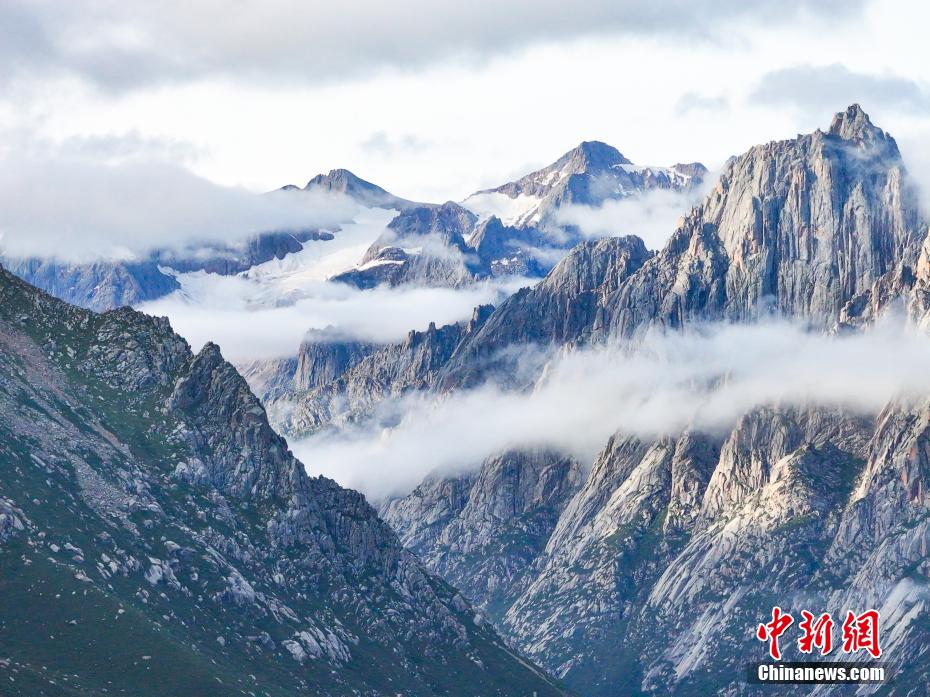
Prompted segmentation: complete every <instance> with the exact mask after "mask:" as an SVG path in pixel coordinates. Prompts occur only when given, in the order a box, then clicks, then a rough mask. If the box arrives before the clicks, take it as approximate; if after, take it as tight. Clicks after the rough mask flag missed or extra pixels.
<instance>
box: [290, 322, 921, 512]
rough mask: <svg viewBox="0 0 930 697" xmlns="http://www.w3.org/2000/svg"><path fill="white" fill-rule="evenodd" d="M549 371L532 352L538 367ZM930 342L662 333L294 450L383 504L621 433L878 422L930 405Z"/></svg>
mask: <svg viewBox="0 0 930 697" xmlns="http://www.w3.org/2000/svg"><path fill="white" fill-rule="evenodd" d="M541 358H544V357H543V356H542V355H541V354H539V353H534V352H533V351H529V352H528V354H527V360H529V361H537V360H540V359H541ZM928 359H930V337H928V336H927V335H925V334H924V333H922V332H919V331H917V330H916V329H914V328H912V327H908V326H906V324H905V322H904V321H903V319H901V318H888V319H887V320H886V321H885V322H883V323H881V324H880V325H879V326H877V327H876V328H874V329H873V330H870V331H867V332H864V333H861V334H855V335H841V336H825V335H821V334H815V333H811V332H808V331H807V330H805V328H803V327H801V326H799V325H797V324H791V323H787V322H781V321H771V322H764V323H760V324H754V325H722V324H708V325H703V326H695V327H693V328H690V329H687V330H685V331H681V332H667V333H665V332H655V333H652V334H650V335H648V336H647V337H645V339H644V341H643V343H642V344H641V345H640V346H638V347H637V348H635V349H626V350H623V349H621V347H619V346H606V347H598V348H590V349H584V350H579V351H575V352H572V353H567V354H563V355H557V356H553V357H550V362H549V363H548V365H547V368H546V370H545V373H544V378H543V379H541V380H540V381H539V382H538V384H537V385H536V386H535V388H534V389H533V390H532V392H529V393H515V392H504V391H501V390H499V389H498V388H496V387H495V386H493V385H485V386H483V387H479V388H476V389H473V390H468V391H464V392H459V393H453V394H451V395H447V396H445V397H443V398H435V397H434V396H432V395H430V396H422V395H419V396H408V397H405V398H402V399H399V400H396V401H394V402H391V403H388V404H386V405H384V407H383V409H382V413H381V414H379V417H382V418H383V417H384V416H385V415H395V416H397V417H399V423H398V425H397V426H395V427H394V428H390V429H387V428H383V427H381V426H380V425H379V423H383V421H380V422H379V420H378V419H377V418H376V419H375V420H373V421H372V422H369V423H366V424H362V425H359V426H354V427H351V428H348V429H346V430H344V431H341V432H338V433H336V432H322V433H319V434H314V435H312V436H310V437H307V438H303V439H299V440H295V441H293V442H292V443H291V446H292V448H293V450H294V452H295V454H296V455H297V457H298V458H300V459H301V461H302V462H304V464H305V465H306V468H307V471H308V472H310V473H311V474H313V475H317V474H323V475H325V476H328V477H332V478H334V479H336V480H337V481H338V482H339V483H340V484H342V485H344V486H348V487H351V488H354V489H358V490H360V491H362V492H363V493H365V494H366V495H367V496H369V497H370V498H372V499H373V500H378V499H383V498H384V497H388V496H393V495H402V494H406V493H408V492H409V491H411V490H412V489H413V488H414V487H415V486H416V485H417V484H419V483H420V482H421V481H422V480H423V478H424V477H425V476H426V475H428V474H429V473H431V472H434V471H438V472H441V473H444V474H451V473H457V472H465V471H470V470H475V469H477V468H478V467H479V466H480V464H481V462H482V461H483V460H484V459H485V458H487V457H488V456H490V455H493V454H495V453H497V452H500V451H502V450H506V449H509V448H552V449H555V450H558V451H561V452H564V453H568V454H571V455H573V456H575V457H577V458H578V459H579V461H580V462H582V463H583V464H590V462H591V461H592V459H593V457H594V456H595V455H596V453H597V451H598V450H599V449H601V448H602V447H603V446H604V445H605V444H606V442H607V439H608V438H609V437H610V436H611V435H612V434H613V433H615V432H617V431H618V430H619V431H621V432H623V433H625V434H631V435H636V436H639V437H641V438H643V439H654V438H656V437H659V436H663V435H672V436H674V435H676V434H679V433H681V432H682V431H684V430H686V429H697V430H702V431H707V432H713V433H718V434H725V433H726V432H727V431H728V430H729V429H730V428H732V426H733V425H734V424H735V422H736V420H737V419H738V418H739V416H740V415H742V414H744V413H746V412H748V411H750V410H752V409H753V408H756V407H760V406H766V405H779V406H819V407H826V408H841V409H846V410H849V411H850V412H853V413H856V414H862V415H874V414H877V413H878V412H879V411H880V410H881V409H882V408H883V407H884V406H885V405H886V404H887V403H888V402H889V401H890V400H892V399H895V398H898V397H900V398H902V399H908V398H911V397H914V398H916V397H917V395H919V394H921V393H926V392H928V391H930V371H927V370H926V365H927V361H928Z"/></svg>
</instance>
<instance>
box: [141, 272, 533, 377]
mask: <svg viewBox="0 0 930 697" xmlns="http://www.w3.org/2000/svg"><path fill="white" fill-rule="evenodd" d="M182 279H183V280H182V282H183V283H187V284H188V289H187V290H184V289H182V290H181V291H178V292H175V293H173V294H171V295H169V296H167V297H165V298H161V299H159V300H156V301H154V302H150V303H145V304H144V305H142V306H140V308H139V309H141V310H142V311H144V312H147V313H148V314H152V315H159V316H162V315H163V316H167V317H168V318H169V319H170V320H171V325H172V327H173V328H174V330H175V331H176V332H178V333H179V334H181V336H183V337H184V338H185V339H187V341H188V342H189V343H190V344H191V345H192V346H193V347H194V349H195V350H196V349H198V348H199V347H200V346H202V345H203V344H205V343H206V342H207V341H213V342H214V343H217V344H219V345H220V347H221V348H222V350H223V355H224V356H226V358H228V359H230V360H232V361H236V362H239V361H250V360H256V359H267V358H281V357H284V356H293V355H295V354H296V353H297V348H298V346H299V345H300V342H301V341H302V339H303V337H304V335H305V334H306V333H307V331H308V330H310V329H324V328H327V327H331V328H332V329H333V331H332V332H331V333H332V335H333V336H344V337H345V338H349V339H362V340H365V341H372V342H377V343H388V342H395V341H400V340H402V339H403V338H404V337H405V336H406V335H407V333H408V332H409V331H410V330H411V329H426V327H427V326H428V325H429V323H430V322H435V323H436V325H437V326H441V325H443V324H448V323H450V322H458V321H460V320H463V319H467V318H468V317H470V316H471V314H472V310H473V309H474V308H475V306H477V305H483V304H487V303H491V304H494V303H498V302H500V301H501V300H502V299H503V298H504V297H506V296H507V295H509V294H510V293H512V292H513V291H515V290H516V287H515V286H517V285H519V284H520V280H519V279H507V280H506V281H505V282H504V283H490V282H489V283H478V284H475V285H472V286H468V287H466V288H463V289H458V290H456V289H450V288H419V287H410V286H404V287H399V288H387V287H379V288H375V289H373V290H365V291H360V290H357V289H355V288H353V287H351V286H348V285H345V284H341V283H331V282H327V281H322V280H320V281H302V282H301V284H300V288H299V292H297V293H296V295H293V296H292V298H291V299H290V300H289V301H287V302H286V303H285V302H284V301H283V300H282V298H286V297H287V295H286V294H281V295H279V294H278V291H275V290H271V289H269V288H267V287H263V286H262V285H258V284H255V283H253V282H251V281H250V280H249V279H247V278H244V277H242V276H217V275H215V274H203V273H198V274H185V275H184V277H182ZM192 283H194V284H196V290H194V289H193V288H192V287H191V284H192ZM523 285H527V283H526V282H525V281H524V282H523ZM281 292H282V293H283V291H281Z"/></svg>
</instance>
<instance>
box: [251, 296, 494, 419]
mask: <svg viewBox="0 0 930 697" xmlns="http://www.w3.org/2000/svg"><path fill="white" fill-rule="evenodd" d="M492 310H493V307H491V306H490V305H484V306H480V307H477V308H475V311H474V313H473V315H472V318H471V320H470V321H469V322H467V323H466V322H463V323H459V324H450V325H446V326H443V327H438V328H437V327H436V325H435V324H433V323H430V325H429V327H428V328H427V330H426V331H425V332H418V331H411V332H410V333H409V334H408V335H407V338H406V340H405V341H404V342H403V343H400V344H391V345H388V346H385V347H382V348H380V349H378V350H377V351H374V352H373V353H370V354H368V355H366V356H364V357H363V358H362V359H361V360H360V361H359V362H358V363H356V364H355V365H353V366H351V367H349V368H348V369H347V370H345V372H343V374H342V375H340V376H339V377H337V378H336V379H335V380H332V381H331V382H328V383H326V384H323V385H321V386H319V387H315V388H311V389H309V390H304V391H299V390H297V391H288V392H285V393H283V394H282V395H280V396H279V397H277V398H275V399H272V400H271V401H270V402H269V403H268V409H269V413H270V415H271V419H272V422H273V423H274V425H275V427H276V428H277V429H279V430H280V431H281V432H282V433H286V434H292V435H302V434H306V433H310V432H313V431H316V430H318V429H319V428H321V427H324V426H328V425H341V424H345V423H347V422H351V421H355V420H357V419H359V418H362V417H365V416H370V415H371V414H372V413H373V412H374V411H376V410H377V409H378V408H379V406H380V405H381V404H382V402H385V401H387V400H388V399H389V398H392V397H400V396H402V395H405V394H407V393H410V392H416V391H426V390H428V389H430V388H431V387H432V385H433V384H434V383H435V381H436V379H437V378H438V376H439V374H440V371H441V369H442V367H443V366H444V365H445V364H446V362H447V361H448V360H449V357H450V356H451V355H452V353H453V352H454V350H455V348H456V346H458V345H459V343H461V341H462V339H463V337H467V336H470V335H471V334H473V333H474V332H475V331H477V330H478V328H479V327H480V326H481V325H482V324H483V323H484V321H485V320H486V319H487V317H488V315H489V314H490V313H491V311H492ZM386 416H387V417H388V419H389V420H390V419H391V418H393V417H392V415H390V414H388V415H386Z"/></svg>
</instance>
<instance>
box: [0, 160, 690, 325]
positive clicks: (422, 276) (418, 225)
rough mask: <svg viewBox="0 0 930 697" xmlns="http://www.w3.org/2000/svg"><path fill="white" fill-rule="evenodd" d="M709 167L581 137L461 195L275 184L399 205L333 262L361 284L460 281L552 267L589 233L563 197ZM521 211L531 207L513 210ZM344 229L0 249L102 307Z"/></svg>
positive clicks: (606, 195)
mask: <svg viewBox="0 0 930 697" xmlns="http://www.w3.org/2000/svg"><path fill="white" fill-rule="evenodd" d="M705 173H706V169H705V168H704V167H703V165H700V164H691V165H675V167H672V168H657V167H636V166H634V165H632V164H631V163H630V162H629V160H627V159H626V158H625V157H623V155H621V154H620V153H619V151H617V150H616V149H615V148H613V147H611V146H609V145H606V144H604V143H599V142H584V143H582V144H581V145H579V146H578V147H576V148H574V149H573V150H571V151H570V152H568V153H566V154H565V155H563V156H562V157H561V158H560V159H559V160H558V161H557V162H555V163H554V164H552V165H550V166H549V167H547V168H545V169H542V170H539V171H538V172H534V173H532V174H529V175H527V177H524V178H523V179H521V180H519V181H517V182H511V183H510V184H505V185H504V186H502V187H499V188H498V189H495V190H493V191H488V192H478V193H476V194H473V195H472V196H469V197H468V198H466V199H465V200H464V201H463V202H462V203H461V204H457V203H454V202H451V201H449V202H447V203H444V204H442V205H439V204H431V203H417V202H414V201H410V200H407V199H404V198H401V197H398V196H395V195H393V194H391V193H389V192H388V191H386V190H384V189H382V188H381V187H379V186H377V185H375V184H372V183H371V182H367V181H365V180H363V179H361V178H359V177H357V176H356V175H354V174H353V173H352V172H349V171H348V170H345V169H334V170H331V171H330V172H328V173H327V174H319V175H317V176H315V177H313V178H312V179H310V181H309V182H308V183H307V184H306V186H304V187H303V188H300V187H297V186H294V185H292V184H291V185H287V186H284V187H281V189H280V190H279V191H278V192H275V193H281V192H284V193H288V194H290V195H293V196H300V195H301V193H315V194H324V195H327V196H331V197H334V201H342V202H345V201H349V202H351V203H352V204H353V205H355V206H357V207H358V208H359V209H360V210H362V211H365V210H385V211H392V212H393V213H394V214H395V215H396V217H395V218H394V219H393V220H391V221H390V222H389V224H388V225H386V226H385V227H381V228H380V234H377V231H376V238H372V239H371V240H369V241H370V246H369V248H368V250H367V251H366V252H365V253H364V254H363V255H362V256H361V258H360V259H358V260H357V262H356V263H354V264H353V263H352V262H348V263H346V262H343V268H336V269H332V270H327V271H325V272H324V278H329V279H331V280H333V281H335V282H342V283H348V284H350V285H352V286H355V287H358V288H361V289H368V288H372V287H375V286H379V285H388V286H397V285H428V286H442V287H456V286H460V285H464V284H469V283H472V282H474V281H475V280H480V279H482V278H488V277H491V276H502V275H503V276H507V275H526V276H531V277H532V276H535V277H540V276H542V275H544V274H545V272H546V271H547V270H548V269H549V268H550V267H551V265H552V264H551V261H550V259H551V258H552V256H553V253H555V254H557V255H558V256H561V254H562V253H564V250H567V249H568V248H570V247H571V246H572V245H573V244H574V243H575V242H576V241H577V240H578V239H580V233H579V232H578V231H577V229H572V226H571V225H565V224H562V223H561V222H559V221H558V220H556V218H555V213H556V212H557V211H558V210H559V209H560V207H562V206H563V205H564V206H567V205H583V206H598V205H601V204H602V203H603V202H604V201H606V200H613V199H624V198H630V197H636V196H639V195H642V194H644V193H646V192H649V191H652V190H656V189H663V190H670V191H676V192H686V191H693V190H695V189H696V188H697V187H698V186H699V185H700V183H701V181H702V178H703V176H704V174H705ZM530 181H532V182H534V183H533V184H532V185H530V184H528V183H527V182H530ZM515 210H519V211H522V213H520V215H516V217H515V214H514V213H513V211H515ZM508 211H509V213H508ZM521 216H522V218H521ZM347 222H352V221H347ZM340 232H344V230H341V229H335V230H321V229H316V228H307V229H297V230H286V231H267V232H261V233H257V234H255V235H254V236H253V237H251V238H249V239H246V240H243V241H230V242H228V243H223V244H217V243H215V242H214V243H203V244H200V245H198V244H195V243H192V244H191V246H190V248H189V249H187V248H185V249H182V250H176V249H159V250H156V251H154V252H151V253H150V254H149V255H148V256H147V257H145V258H138V259H133V260H129V261H122V260H120V261H105V260H100V261H96V262H90V263H71V262H67V261H61V260H57V259H50V258H10V257H0V259H2V261H3V264H4V266H5V267H6V268H7V269H8V270H10V271H11V272H13V273H15V274H16V275H18V276H20V277H21V278H24V279H25V280H27V281H29V282H30V283H32V284H33V285H35V286H37V287H39V288H41V289H43V290H45V291H47V292H49V293H52V294H53V295H55V296H56V297H59V298H61V299H63V300H66V301H67V302H70V303H72V304H75V305H78V306H81V307H86V308H89V309H93V310H97V311H103V310H110V309H116V308H117V307H121V306H123V305H138V304H140V303H144V302H146V301H151V300H155V299H158V298H161V297H164V296H166V295H168V294H169V293H172V292H174V291H177V290H180V289H181V288H182V283H179V280H178V278H179V275H180V276H183V274H190V273H194V272H201V271H202V272H206V273H209V274H218V275H249V276H251V277H256V276H261V275H262V269H263V265H265V264H266V263H267V262H274V261H275V260H278V261H280V260H284V259H288V261H289V262H290V260H294V264H296V266H297V267H298V268H297V269H296V270H297V271H299V270H300V269H299V267H300V265H301V264H302V263H303V260H302V258H303V257H302V255H300V254H298V253H299V252H301V251H303V250H310V249H311V247H312V249H313V250H318V251H319V254H323V255H325V254H326V253H327V250H328V249H329V248H330V247H332V246H333V245H327V244H326V242H329V241H332V240H333V239H334V238H336V237H338V236H340ZM316 256H318V255H311V259H312V260H315V259H316ZM279 300H280V298H279Z"/></svg>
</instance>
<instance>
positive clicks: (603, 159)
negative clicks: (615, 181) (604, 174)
mask: <svg viewBox="0 0 930 697" xmlns="http://www.w3.org/2000/svg"><path fill="white" fill-rule="evenodd" d="M559 163H563V165H564V164H569V163H571V164H573V165H575V167H573V168H572V169H573V172H574V173H576V174H578V173H581V172H598V171H604V170H607V169H610V168H611V167H616V166H617V165H631V164H633V163H632V162H631V161H630V160H628V159H627V158H626V157H624V156H623V153H621V152H620V151H619V150H617V148H615V147H614V146H612V145H608V144H607V143H602V142H601V141H599V140H585V141H582V142H581V144H579V145H578V147H576V148H574V149H572V150H570V151H568V152H567V153H565V154H564V155H563V156H562V157H561V158H560V159H559V161H558V162H557V163H556V164H559Z"/></svg>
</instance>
